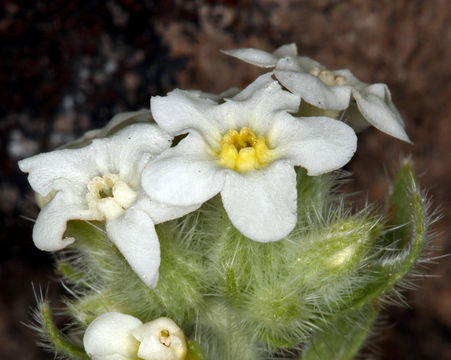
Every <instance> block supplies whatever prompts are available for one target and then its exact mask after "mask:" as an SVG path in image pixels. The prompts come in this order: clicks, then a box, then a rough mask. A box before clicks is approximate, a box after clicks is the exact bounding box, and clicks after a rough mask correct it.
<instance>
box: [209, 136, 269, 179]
mask: <svg viewBox="0 0 451 360" xmlns="http://www.w3.org/2000/svg"><path fill="white" fill-rule="evenodd" d="M217 156H218V160H219V164H220V165H221V166H222V167H225V168H229V169H233V170H235V171H238V172H247V171H252V170H257V169H261V168H263V167H265V166H268V165H269V164H270V163H271V162H272V161H273V159H274V151H273V150H271V149H268V146H267V145H266V140H265V138H264V137H263V136H256V135H255V134H254V132H253V131H252V130H251V129H249V128H248V127H243V128H241V130H240V131H239V132H238V131H237V130H229V131H227V133H225V134H224V136H223V137H222V139H221V147H220V149H219V151H218V152H217Z"/></svg>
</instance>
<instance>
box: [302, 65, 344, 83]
mask: <svg viewBox="0 0 451 360" xmlns="http://www.w3.org/2000/svg"><path fill="white" fill-rule="evenodd" d="M310 74H312V75H313V76H316V77H317V78H318V79H320V80H321V81H322V82H323V83H324V84H326V85H327V86H337V85H347V83H348V82H347V81H346V78H345V77H344V76H341V75H335V74H334V73H333V72H332V71H330V70H321V69H320V68H319V67H316V66H315V67H313V68H311V69H310Z"/></svg>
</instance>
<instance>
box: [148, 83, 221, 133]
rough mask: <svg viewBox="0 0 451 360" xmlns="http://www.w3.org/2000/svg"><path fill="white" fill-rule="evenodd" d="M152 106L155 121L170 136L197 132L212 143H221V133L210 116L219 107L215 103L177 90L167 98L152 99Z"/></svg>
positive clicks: (157, 97) (156, 97)
mask: <svg viewBox="0 0 451 360" xmlns="http://www.w3.org/2000/svg"><path fill="white" fill-rule="evenodd" d="M150 104H151V105H150V106H151V109H152V114H153V116H154V118H155V121H156V122H157V123H158V125H160V127H161V128H162V129H164V130H166V131H167V132H169V133H170V134H172V135H180V134H182V133H184V132H187V131H189V130H196V131H198V132H200V133H201V134H203V135H204V136H207V137H208V139H209V140H210V141H220V139H221V133H220V132H219V130H218V128H217V126H216V124H215V122H214V121H212V117H211V116H210V113H211V112H212V111H214V109H215V107H216V106H217V104H216V103H215V102H214V101H212V100H210V99H202V98H200V97H199V96H198V95H197V94H192V93H191V92H189V91H183V90H179V89H176V90H174V91H171V92H170V93H169V94H168V95H167V96H154V97H152V98H151V99H150Z"/></svg>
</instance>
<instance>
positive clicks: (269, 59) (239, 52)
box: [222, 48, 278, 68]
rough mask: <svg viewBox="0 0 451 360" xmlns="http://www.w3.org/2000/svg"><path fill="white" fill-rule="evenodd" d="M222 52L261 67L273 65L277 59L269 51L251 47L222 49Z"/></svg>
mask: <svg viewBox="0 0 451 360" xmlns="http://www.w3.org/2000/svg"><path fill="white" fill-rule="evenodd" d="M222 52H223V53H224V54H227V55H230V56H233V57H236V58H238V59H240V60H243V61H245V62H247V63H249V64H252V65H256V66H259V67H262V68H271V67H274V66H276V63H277V60H278V57H277V56H275V55H273V54H270V53H269V52H266V51H263V50H258V49H252V48H242V49H234V50H222Z"/></svg>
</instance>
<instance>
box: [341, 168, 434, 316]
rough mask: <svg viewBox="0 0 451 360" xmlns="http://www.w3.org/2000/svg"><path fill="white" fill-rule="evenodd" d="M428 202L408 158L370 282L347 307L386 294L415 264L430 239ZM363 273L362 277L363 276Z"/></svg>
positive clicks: (377, 248)
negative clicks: (428, 232)
mask: <svg viewBox="0 0 451 360" xmlns="http://www.w3.org/2000/svg"><path fill="white" fill-rule="evenodd" d="M427 223H428V214H427V203H426V201H425V199H424V197H423V196H422V194H421V193H420V190H419V187H418V183H417V180H416V177H415V173H414V170H413V164H412V162H411V161H410V160H405V161H404V162H403V164H402V166H401V168H400V170H399V172H398V174H397V176H396V178H395V181H394V183H393V186H392V189H391V192H390V195H389V200H388V221H387V224H386V225H387V227H386V228H387V230H386V233H385V235H384V236H382V237H381V238H380V239H379V241H378V242H376V243H375V246H374V257H373V260H372V261H371V263H370V264H369V267H368V271H367V273H366V274H363V275H366V276H368V281H367V282H366V285H365V286H363V287H360V288H357V289H355V290H354V291H353V293H352V294H351V295H350V299H349V301H345V302H344V303H343V304H342V305H343V310H345V311H348V310H352V309H358V308H360V307H362V306H363V305H364V304H366V303H368V302H370V301H372V300H374V299H376V298H377V297H379V296H381V295H383V294H384V293H385V292H387V291H388V290H390V289H392V288H393V286H394V285H395V284H396V283H398V282H399V281H400V280H401V279H402V278H403V277H404V276H405V275H407V273H408V272H409V271H410V270H411V269H412V268H413V267H414V266H415V264H416V263H417V260H418V259H419V257H420V255H421V252H422V250H423V248H424V246H425V244H426V242H427V240H428V236H427ZM363 275H362V276H363Z"/></svg>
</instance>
